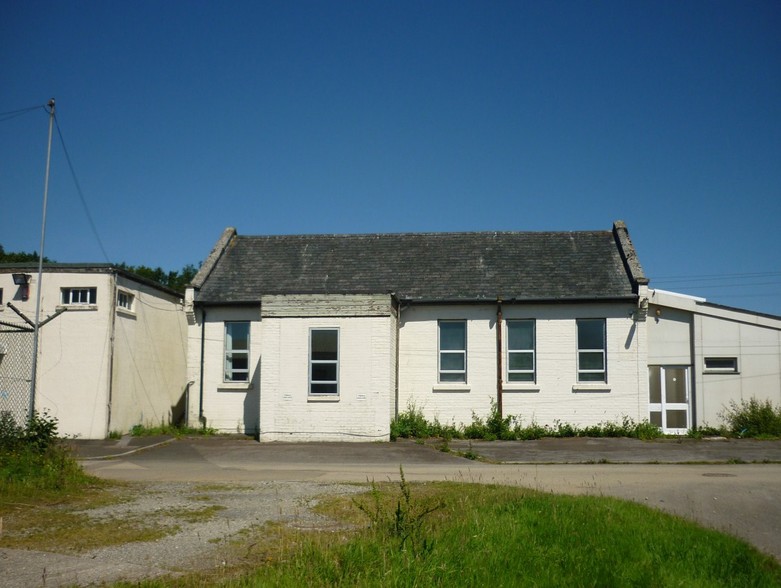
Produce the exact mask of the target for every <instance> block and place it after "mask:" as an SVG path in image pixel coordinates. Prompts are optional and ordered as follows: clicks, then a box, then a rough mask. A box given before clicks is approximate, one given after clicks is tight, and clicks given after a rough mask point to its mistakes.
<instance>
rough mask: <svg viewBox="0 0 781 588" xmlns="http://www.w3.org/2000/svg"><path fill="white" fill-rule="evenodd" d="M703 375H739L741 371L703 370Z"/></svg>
mask: <svg viewBox="0 0 781 588" xmlns="http://www.w3.org/2000/svg"><path fill="white" fill-rule="evenodd" d="M702 375H704V376H716V375H718V376H724V375H727V376H739V375H740V372H739V371H735V370H703V372H702Z"/></svg>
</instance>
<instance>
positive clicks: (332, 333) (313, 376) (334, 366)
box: [309, 328, 339, 396]
mask: <svg viewBox="0 0 781 588" xmlns="http://www.w3.org/2000/svg"><path fill="white" fill-rule="evenodd" d="M309 394H310V395H311V396H337V395H338V394H339V329H335V328H334V329H310V330H309Z"/></svg>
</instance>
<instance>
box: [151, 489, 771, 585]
mask: <svg viewBox="0 0 781 588" xmlns="http://www.w3.org/2000/svg"><path fill="white" fill-rule="evenodd" d="M317 510H318V511H320V512H322V513H327V514H328V515H329V516H332V517H338V518H339V521H340V522H341V523H342V525H341V526H339V527H336V528H333V529H330V530H320V531H301V530H296V529H291V528H290V527H286V526H284V525H281V524H278V523H277V524H272V525H265V526H263V527H262V529H256V530H254V531H253V532H252V533H251V534H247V535H245V536H244V537H243V542H242V543H236V544H235V545H234V546H233V553H234V554H235V555H234V556H235V558H236V560H237V562H238V565H239V568H236V569H230V568H226V569H225V570H221V571H217V572H213V573H212V574H210V575H204V574H203V573H199V574H198V575H192V576H188V577H184V578H177V579H156V580H150V581H147V582H143V583H142V584H141V586H149V587H152V586H181V587H189V586H223V587H245V586H246V587H250V586H253V587H254V586H447V585H455V586H641V587H642V586H649V587H651V586H695V587H696V586H700V587H706V586H707V587H718V586H729V587H735V586H757V587H761V586H779V585H781V566H779V564H778V563H777V562H776V561H775V560H773V559H772V558H770V557H768V556H765V555H762V554H760V553H759V552H757V551H756V550H754V549H753V548H752V547H751V546H749V545H748V544H746V543H745V542H743V541H740V540H738V539H735V538H733V537H730V536H728V535H724V534H722V533H719V532H716V531H712V530H707V529H703V528H702V527H699V526H698V525H696V524H694V523H690V522H688V521H685V520H683V519H681V518H678V517H675V516H672V515H668V514H665V513H661V512H658V511H655V510H652V509H650V508H647V507H645V506H643V505H639V504H635V503H631V502H625V501H621V500H618V499H612V498H602V497H585V496H558V495H551V494H547V493H542V492H537V491H534V490H528V489H521V488H514V487H506V486H484V485H473V484H463V483H453V482H442V483H429V484H407V483H406V482H404V481H402V483H401V484H390V483H383V484H373V485H372V488H371V490H370V491H369V493H367V494H366V495H363V496H362V497H358V498H353V497H347V496H342V497H333V498H329V499H325V500H324V501H323V502H322V503H321V504H320V505H319V506H318V507H317ZM238 569H240V571H239V572H238V573H237V570H238Z"/></svg>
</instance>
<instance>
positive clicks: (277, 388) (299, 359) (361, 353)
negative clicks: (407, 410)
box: [260, 316, 395, 441]
mask: <svg viewBox="0 0 781 588" xmlns="http://www.w3.org/2000/svg"><path fill="white" fill-rule="evenodd" d="M312 328H337V329H339V376H338V377H339V395H338V397H337V398H311V397H310V396H309V394H308V391H309V375H308V370H309V332H310V329H312ZM394 328H395V326H394V325H393V321H392V319H391V317H390V316H366V317H358V316H356V317H302V318H295V317H284V318H273V317H265V318H263V321H262V329H261V330H262V342H261V346H262V357H263V359H262V362H263V368H262V376H261V395H260V440H261V441H387V440H388V439H389V436H390V419H389V418H388V406H389V405H390V403H391V399H392V396H393V370H392V358H393V357H394V356H395V349H394V348H393V346H392V332H393V329H394Z"/></svg>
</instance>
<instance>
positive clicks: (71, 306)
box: [55, 304, 98, 312]
mask: <svg viewBox="0 0 781 588" xmlns="http://www.w3.org/2000/svg"><path fill="white" fill-rule="evenodd" d="M97 309H98V305H97V304H58V305H57V306H56V307H55V310H67V311H68V312H72V311H74V310H78V311H82V310H97Z"/></svg>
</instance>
